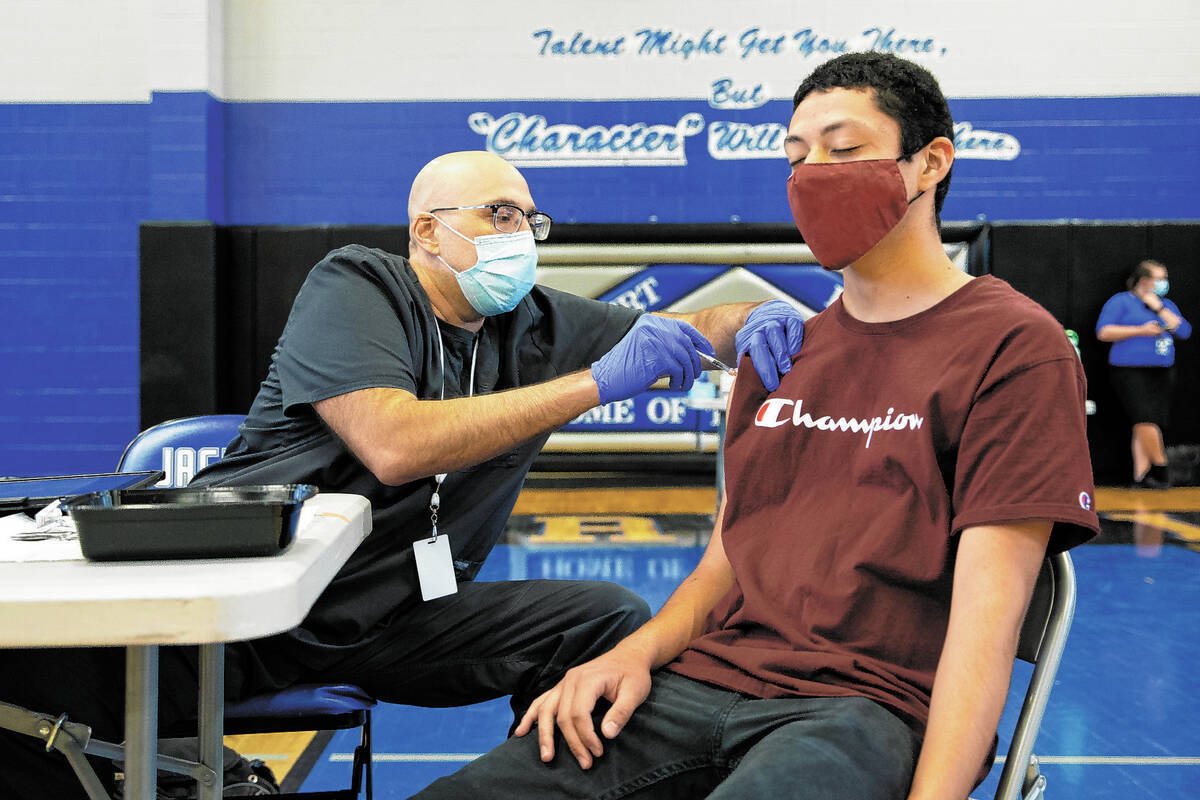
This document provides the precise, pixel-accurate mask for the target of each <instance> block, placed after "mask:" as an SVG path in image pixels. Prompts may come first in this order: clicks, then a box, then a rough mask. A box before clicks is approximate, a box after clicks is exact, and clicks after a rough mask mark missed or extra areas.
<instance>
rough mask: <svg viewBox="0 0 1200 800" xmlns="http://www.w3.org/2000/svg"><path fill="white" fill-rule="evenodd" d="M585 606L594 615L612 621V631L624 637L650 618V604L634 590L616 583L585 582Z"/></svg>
mask: <svg viewBox="0 0 1200 800" xmlns="http://www.w3.org/2000/svg"><path fill="white" fill-rule="evenodd" d="M586 591H587V597H588V602H587V606H588V608H589V609H591V610H592V611H593V613H594V615H595V616H596V617H603V618H605V619H608V620H611V621H612V627H613V633H614V635H616V636H619V637H621V638H624V637H625V636H628V635H629V634H631V633H633V632H634V631H635V630H637V629H638V628H640V627H641V626H642V625H644V624H645V623H646V621H647V620H649V619H650V606H649V605H647V604H646V601H645V600H643V599H642V598H641V596H640V595H638V594H637V593H636V592H633V591H631V590H629V589H626V588H625V587H624V586H621V585H620V584H616V583H607V582H604V581H595V582H592V583H589V584H587V589H586Z"/></svg>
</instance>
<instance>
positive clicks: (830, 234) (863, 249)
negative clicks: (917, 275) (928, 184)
mask: <svg viewBox="0 0 1200 800" xmlns="http://www.w3.org/2000/svg"><path fill="white" fill-rule="evenodd" d="M898 160H899V159H892V158H880V159H870V160H867V161H846V162H842V163H837V164H800V165H799V166H797V167H796V169H795V170H794V171H793V172H792V174H791V176H790V177H789V178H788V182H787V194H788V205H790V206H791V207H792V217H793V218H795V220H796V227H797V228H799V229H800V234H801V235H802V236H803V237H804V242H805V244H807V245H808V246H809V248H810V249H811V250H812V251H813V255H814V256H816V257H817V261H819V262H820V263H821V266H823V267H825V269H828V270H837V269H841V268H842V267H845V266H846V265H848V264H851V263H853V262H855V261H857V260H858V259H860V258H862V257H863V256H864V255H866V253H867V251H868V250H870V249H871V248H872V247H874V246H875V245H877V244H879V240H880V239H882V238H883V237H884V236H886V235H887V234H888V231H890V230H891V229H892V228H894V227H896V225H897V224H898V223H899V222H900V220H901V219H903V218H904V214H905V212H907V211H908V206H909V204H911V203H912V200H909V199H908V190H907V189H906V188H905V186H904V178H903V177H901V175H900V167H899V166H898V165H897V163H896V162H897V161H898ZM917 197H920V195H919V194H918V195H917ZM916 199H917V198H916V197H914V198H913V200H916Z"/></svg>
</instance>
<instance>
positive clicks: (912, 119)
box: [792, 53, 954, 223]
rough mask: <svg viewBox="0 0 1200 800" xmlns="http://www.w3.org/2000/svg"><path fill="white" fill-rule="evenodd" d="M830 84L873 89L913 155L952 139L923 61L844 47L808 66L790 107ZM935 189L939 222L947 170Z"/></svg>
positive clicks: (951, 125)
mask: <svg viewBox="0 0 1200 800" xmlns="http://www.w3.org/2000/svg"><path fill="white" fill-rule="evenodd" d="M830 89H874V90H875V105H876V106H877V107H878V108H879V110H880V111H882V112H883V113H885V114H887V115H888V116H889V117H891V118H892V119H894V120H896V123H897V124H898V125H899V126H900V150H901V153H902V155H904V156H911V155H912V154H913V153H915V152H917V151H918V150H920V149H921V148H922V147H924V146H925V145H927V144H929V143H930V142H931V141H933V139H934V138H936V137H938V136H945V137H946V138H947V139H949V140H950V141H954V118H953V117H951V116H950V107H949V105H947V104H946V97H945V95H943V94H942V89H941V87H940V86H938V82H937V79H936V78H934V77H933V75H932V74H931V73H930V72H929V70H927V69H925V68H924V67H922V66H919V65H917V64H914V63H913V62H911V61H906V60H905V59H903V58H900V57H899V56H894V55H892V54H890V53H846V54H845V55H841V56H838V57H837V58H834V59H832V60H830V61H826V62H825V63H824V64H822V65H821V66H819V67H817V68H816V69H815V70H813V71H812V74H810V75H809V76H808V77H807V78H805V79H804V80H803V82H801V84H800V87H799V88H798V89H796V94H795V95H794V96H793V97H792V110H793V111H794V110H795V109H796V107H797V106H799V105H800V103H801V102H802V101H803V100H804V98H805V97H808V95H809V94H810V93H812V92H824V91H828V90H830ZM951 172H953V168H951V170H950V172H947V173H946V177H944V178H942V180H941V181H940V182H939V183H938V185H937V189H936V190H935V191H934V194H933V199H934V211H935V214H936V217H937V221H938V222H939V223H940V222H941V215H942V204H943V203H944V202H945V201H946V193H947V192H948V191H950V175H951Z"/></svg>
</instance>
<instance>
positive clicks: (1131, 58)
mask: <svg viewBox="0 0 1200 800" xmlns="http://www.w3.org/2000/svg"><path fill="white" fill-rule="evenodd" d="M0 14H2V16H3V19H4V20H5V24H4V26H3V28H2V29H0V100H6V101H79V102H90V101H139V100H145V99H147V98H148V96H149V93H150V92H151V91H153V90H208V91H211V92H213V94H215V95H217V96H218V97H224V98H227V99H231V100H261V99H265V100H381V101H382V100H467V99H470V100H486V99H514V98H523V99H563V100H589V99H594V100H598V99H631V100H636V99H662V98H687V99H697V98H707V97H710V96H711V94H712V92H713V84H714V82H716V81H719V80H722V79H728V80H729V81H730V84H729V85H730V86H731V87H732V88H735V89H744V90H746V91H747V92H748V93H750V92H752V91H753V89H754V88H755V87H761V89H760V91H759V96H758V97H759V99H762V100H765V99H775V98H780V97H786V96H788V95H789V94H790V92H791V91H792V89H793V88H794V86H795V84H796V83H797V82H798V80H799V79H800V78H801V77H802V76H803V75H804V74H806V73H807V72H808V71H809V70H810V69H811V68H812V67H813V66H814V65H815V64H816V63H818V62H819V61H820V60H823V59H824V58H825V57H826V55H824V54H821V53H819V52H818V53H809V54H806V53H804V52H799V50H800V49H801V48H800V47H799V44H798V43H799V41H800V40H803V39H804V35H803V34H801V35H800V37H799V39H797V38H795V37H796V36H797V34H800V32H801V31H805V30H808V31H810V32H811V34H813V36H814V38H815V41H816V43H819V42H820V40H822V39H828V40H831V41H844V42H845V43H846V46H847V47H848V48H849V49H857V50H861V49H867V48H868V47H870V46H871V44H872V42H873V41H874V40H875V38H876V36H877V35H878V34H866V33H864V32H866V31H870V30H878V31H888V30H894V32H895V33H894V34H893V38H911V39H916V40H918V41H921V42H925V41H929V42H930V48H929V49H930V52H929V53H927V54H921V55H917V56H914V59H915V60H918V61H920V62H922V63H924V64H926V66H928V67H930V68H931V69H932V70H933V71H934V73H935V74H936V75H938V77H939V79H940V80H941V82H942V86H943V89H944V90H945V91H946V93H947V95H949V96H951V97H957V98H968V97H993V96H994V97H1024V96H1121V95H1141V94H1196V93H1200V48H1198V47H1197V46H1196V42H1197V41H1200V2H1196V0H1182V2H1181V1H1180V0H1139V2H1138V3H1137V4H1136V10H1134V9H1133V8H1131V7H1130V5H1129V4H1128V3H1125V2H1123V1H1122V0H913V1H912V2H903V3H899V2H895V0H843V1H842V2H837V3H804V4H799V3H795V2H792V1H791V0H739V1H738V2H729V0H693V1H692V2H686V3H684V2H646V0H606V1H605V2H598V1H597V0H523V2H521V3H520V4H518V5H516V6H513V5H511V4H505V3H483V2H479V0H438V2H433V3H429V2H414V1H413V0H341V1H340V2H335V0H0ZM645 29H650V30H654V29H659V30H663V31H669V32H670V36H669V37H668V41H667V49H668V52H662V53H647V52H645V51H642V48H641V45H642V43H643V37H642V36H639V34H638V31H640V30H645ZM752 29H757V31H758V32H757V35H756V34H754V33H752V32H751V33H747V32H748V31H752ZM540 30H549V31H551V32H552V33H551V34H546V35H537V34H536V32H537V31H540ZM706 31H708V32H709V34H708V41H709V42H716V41H717V40H719V39H720V37H721V36H724V37H725V38H724V42H723V44H722V50H723V52H721V53H693V54H691V55H688V56H687V57H684V55H683V54H682V53H681V52H680V51H679V50H678V48H680V47H682V45H683V42H685V41H686V40H692V41H693V42H698V41H700V40H701V39H702V38H703V37H704V34H705V32H706ZM576 33H579V34H580V39H581V40H582V39H584V38H590V39H592V40H603V41H606V42H609V43H613V42H615V41H616V40H617V39H619V38H622V37H623V38H624V44H623V45H622V47H621V48H620V52H618V53H614V54H609V55H603V54H593V55H580V54H555V53H554V52H553V50H554V46H553V42H555V41H557V42H561V43H562V46H563V47H569V45H570V43H571V41H572V40H573V39H574V37H575V34H576ZM780 36H782V37H784V38H783V40H782V41H780V42H779V45H778V47H770V46H768V47H767V49H768V51H770V52H760V51H756V52H753V53H749V54H746V55H745V56H743V49H742V48H743V46H744V45H745V44H747V43H748V42H749V41H750V40H751V39H754V40H755V41H758V42H763V41H766V42H768V43H774V42H776V41H777V40H778V37H780ZM547 40H549V41H547ZM672 44H674V46H675V47H676V48H677V50H676V51H675V52H670V51H669V48H670V46H671V45H672ZM776 50H777V52H775V51H776ZM908 52H909V51H906V54H907V53H908Z"/></svg>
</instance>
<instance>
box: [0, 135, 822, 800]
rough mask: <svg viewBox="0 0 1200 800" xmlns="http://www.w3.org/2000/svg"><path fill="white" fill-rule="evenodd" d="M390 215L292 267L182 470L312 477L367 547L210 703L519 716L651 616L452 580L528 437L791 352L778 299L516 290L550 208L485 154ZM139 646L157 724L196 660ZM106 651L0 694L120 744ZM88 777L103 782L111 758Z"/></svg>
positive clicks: (186, 703)
mask: <svg viewBox="0 0 1200 800" xmlns="http://www.w3.org/2000/svg"><path fill="white" fill-rule="evenodd" d="M408 212H409V255H408V258H404V257H401V256H398V255H393V254H390V253H385V252H383V251H381V250H373V249H370V248H366V247H361V246H358V245H352V246H349V247H343V248H341V249H338V250H335V251H333V252H332V253H330V254H329V255H328V256H326V258H325V259H324V260H323V261H321V263H319V264H317V265H316V266H315V267H314V268H313V270H312V272H310V273H309V275H308V278H307V279H306V281H305V283H304V285H303V286H302V287H301V289H300V292H299V294H298V295H297V297H296V300H295V302H294V304H293V306H292V311H291V314H290V316H289V317H288V322H287V325H286V327H285V329H284V332H283V334H282V336H281V337H280V339H279V344H278V346H277V347H276V349H275V353H274V355H273V357H272V361H271V366H270V368H269V370H268V373H267V377H266V379H265V380H264V381H263V384H262V386H261V388H260V389H259V393H258V396H257V397H256V398H255V400H254V404H253V406H252V407H251V409H250V413H249V415H248V416H247V418H246V421H245V423H244V424H243V425H242V427H241V429H240V432H239V435H238V437H237V438H236V439H235V440H234V441H233V442H232V443H231V444H230V446H229V449H228V451H227V452H226V454H225V458H224V459H223V460H222V461H220V462H218V463H216V464H215V465H213V466H211V467H209V468H208V469H206V470H205V471H204V472H202V473H201V474H199V475H197V476H196V478H195V480H193V481H192V484H191V485H193V486H212V485H247V484H270V483H312V484H316V485H317V486H318V487H319V488H320V489H321V490H323V491H334V492H349V493H354V494H361V495H364V496H366V497H367V498H369V499H370V501H371V510H372V521H373V529H372V531H371V534H370V536H368V537H367V539H366V540H365V541H364V542H363V543H362V544H361V545H360V546H359V548H358V549H357V550H356V551H355V553H354V554H353V555H352V556H351V557H350V559H349V560H348V561H347V563H346V564H345V566H344V567H343V568H342V569H341V570H340V571H339V573H338V574H337V575H336V576H335V577H334V579H333V581H332V582H331V583H330V585H329V586H328V587H327V588H326V589H325V591H324V592H323V593H322V594H321V596H320V597H319V598H318V599H317V601H316V604H315V605H314V607H313V609H312V610H311V612H310V613H309V615H308V617H307V618H306V619H305V620H304V621H303V622H302V623H301V624H300V625H299V626H298V627H297V628H295V629H294V630H291V631H287V632H285V633H282V634H279V635H277V636H272V637H268V638H266V639H260V640H256V641H252V642H238V643H235V644H232V645H230V646H229V647H227V648H226V670H225V676H226V681H225V690H226V696H227V698H229V699H239V698H242V697H245V696H248V695H251V694H257V693H260V692H263V691H266V690H272V689H276V688H280V687H284V686H289V685H292V684H296V683H307V682H313V681H320V682H326V681H328V682H348V683H354V684H357V685H359V686H361V687H362V688H364V689H365V690H366V691H367V692H369V693H370V694H371V695H373V696H374V697H376V698H378V699H380V700H385V701H390V702H395V703H408V704H414V705H426V706H451V705H465V704H467V703H474V702H478V701H481V700H486V699H490V698H493V697H499V696H503V695H511V696H512V704H513V708H514V710H515V716H516V717H517V718H519V717H520V716H521V715H522V714H523V712H524V711H525V709H526V708H527V707H528V705H529V703H530V702H531V701H532V700H533V699H534V698H536V697H537V696H538V695H540V694H542V693H543V692H545V691H546V690H547V689H549V688H550V687H552V686H553V685H554V684H555V683H556V682H557V681H558V680H559V678H560V677H561V676H562V674H563V672H564V671H565V670H566V669H567V668H568V667H571V666H572V665H574V664H578V663H580V662H583V661H586V660H588V659H591V658H593V657H595V656H597V655H599V654H601V653H603V652H604V651H605V650H607V649H608V648H610V647H612V646H613V645H614V644H616V643H617V642H618V641H620V640H621V639H622V638H623V637H624V636H625V635H627V634H629V633H631V632H633V631H634V630H636V629H637V628H638V627H639V626H640V625H641V623H643V622H645V620H646V619H647V618H648V617H649V614H650V612H649V608H647V606H646V603H645V601H643V600H642V599H641V598H640V597H638V596H637V595H636V594H634V593H633V592H630V591H628V590H626V589H624V588H623V587H621V586H618V585H616V584H611V583H602V582H599V581H550V580H528V581H495V582H485V583H476V582H475V581H474V580H473V579H474V577H475V576H476V574H477V573H478V572H479V569H480V567H481V566H482V565H483V562H484V559H485V558H487V555H488V553H489V552H490V551H491V549H492V547H493V545H494V544H495V543H496V541H497V540H498V539H499V538H500V536H501V534H502V533H503V531H504V525H505V522H506V520H507V519H508V515H509V513H510V512H511V510H512V508H513V505H514V503H515V502H516V499H517V494H518V492H519V491H520V489H521V484H522V482H523V481H524V478H525V474H526V472H527V471H528V470H529V467H530V465H531V464H532V462H533V460H534V458H535V457H536V456H537V454H538V451H539V450H540V449H541V447H542V444H543V443H544V442H545V441H546V438H547V437H548V436H549V435H550V433H551V432H552V431H553V430H555V429H556V428H558V427H560V426H562V425H563V424H564V423H566V422H569V421H570V420H572V419H573V418H575V417H577V416H578V415H580V414H582V413H584V412H585V411H587V410H589V409H591V408H593V407H595V406H596V405H597V404H598V403H608V402H612V401H614V400H621V399H625V398H629V397H632V396H634V395H636V394H638V393H640V392H642V391H644V390H646V389H648V388H649V387H650V386H651V385H652V384H653V383H655V382H656V381H657V380H658V379H659V378H660V377H663V376H670V378H671V384H672V386H673V387H674V388H679V389H687V388H689V387H690V386H691V383H692V380H693V379H694V377H695V375H696V374H697V373H698V372H699V371H700V370H701V369H702V365H701V362H700V359H699V356H698V354H697V351H698V350H703V351H704V352H706V353H709V354H712V352H713V349H714V344H715V346H716V352H717V354H718V355H719V357H720V358H722V359H728V360H732V359H733V358H734V357H735V349H734V343H735V334H737V335H738V336H739V339H740V341H741V342H742V344H743V345H744V347H745V348H746V349H748V350H749V351H750V352H751V354H752V356H753V359H754V361H755V363H756V364H757V365H758V366H759V367H761V369H762V370H763V380H765V381H767V382H768V383H772V384H774V383H777V382H778V377H779V371H780V370H783V371H786V370H788V369H790V368H791V361H790V356H791V354H792V353H794V352H795V351H796V350H797V349H799V346H800V338H801V333H802V318H801V316H800V315H799V313H798V312H797V311H796V310H795V309H794V308H792V307H791V306H790V305H788V304H787V303H782V302H778V301H776V302H773V303H766V304H763V305H761V306H759V305H758V304H755V303H735V304H728V305H722V306H717V307H714V308H709V309H703V310H700V311H697V312H695V313H691V314H680V315H669V314H661V315H660V314H645V315H642V314H640V313H639V312H637V311H634V310H632V309H628V308H623V307H621V306H616V305H610V304H608V303H603V302H599V301H596V300H590V299H586V298H581V297H576V296H574V295H570V294H567V293H565V292H559V291H555V290H553V289H550V288H546V287H540V286H534V283H533V281H534V275H535V271H536V267H537V250H536V246H535V241H536V240H540V239H544V238H545V236H546V234H547V233H549V230H550V225H551V219H550V216H549V215H548V214H546V213H544V212H542V211H540V210H538V209H537V207H536V205H535V204H534V201H533V197H532V196H531V194H530V191H529V186H528V185H527V184H526V182H525V179H524V178H523V177H522V176H521V174H520V173H519V172H518V171H517V170H516V169H515V168H514V167H512V165H510V164H509V163H508V162H506V161H504V160H503V159H501V158H500V157H499V156H496V155H493V154H490V153H483V152H463V153H450V154H447V155H444V156H440V157H438V158H436V159H434V160H433V161H431V162H430V163H429V164H427V165H426V166H425V167H424V168H423V169H422V170H421V171H420V173H418V175H417V176H416V178H415V179H414V180H413V184H412V188H411V191H410V194H409V204H408ZM756 306H757V307H756ZM743 326H744V327H743ZM739 330H741V331H742V332H741V333H738V332H739ZM710 342H711V343H710ZM435 530H436V531H437V533H438V539H436V540H435V544H436V543H437V542H448V544H446V545H445V546H444V549H443V550H441V551H434V550H433V549H432V548H430V547H426V549H425V552H431V551H432V552H436V553H437V555H438V557H439V559H440V561H439V562H438V563H436V564H434V567H435V569H434V570H433V571H431V572H427V571H422V570H421V569H419V568H418V565H417V563H416V561H417V559H416V555H415V554H416V550H415V548H416V547H418V546H420V547H425V545H424V544H423V543H424V542H427V541H429V539H431V538H433V537H432V536H431V534H432V533H433V532H434V531H435ZM439 571H440V574H441V576H442V581H441V582H440V583H439V581H438V580H436V575H435V573H437V572H439ZM161 659H162V664H161V673H162V677H161V679H160V686H161V687H162V694H163V702H162V704H161V708H162V716H163V719H164V721H171V720H174V719H179V718H181V717H185V716H187V715H189V714H194V712H195V704H196V693H195V685H196V658H195V649H194V648H164V650H163V651H162V654H161ZM122 664H123V662H122V659H121V651H120V650H119V649H114V648H110V649H101V648H94V649H88V650H40V651H26V650H0V685H3V686H4V687H5V689H4V692H3V693H0V699H3V700H6V701H8V702H11V703H16V704H19V705H22V706H25V707H26V708H31V709H34V710H37V711H41V712H46V713H53V714H58V713H62V712H64V711H65V712H67V713H68V714H69V715H70V718H71V719H72V720H78V721H81V722H84V723H86V724H88V725H91V726H92V728H93V731H94V733H95V735H96V736H97V738H101V739H108V740H114V739H116V740H119V739H120V738H121V724H122V715H121V705H120V699H121V697H122V696H123V688H122V686H123V678H124V673H123V670H122ZM30 674H34V675H39V676H43V680H41V681H27V680H23V679H22V677H23V676H26V675H30ZM0 763H3V764H5V768H4V769H3V770H0V796H4V797H8V796H16V797H32V796H44V797H54V798H56V800H65V799H66V798H69V797H82V796H83V790H82V789H81V788H80V786H79V784H78V782H77V781H75V779H74V776H73V775H72V773H71V771H70V769H69V767H68V765H67V763H66V761H65V760H64V759H63V758H62V756H61V755H60V754H58V753H51V754H47V753H46V752H45V751H44V749H43V748H42V745H41V743H40V742H38V741H37V740H35V739H33V738H30V737H24V736H19V735H15V734H10V733H8V732H6V731H2V730H0ZM97 766H98V767H100V768H102V767H103V765H100V764H97ZM101 778H102V780H104V781H105V782H106V783H108V784H109V785H111V783H112V770H111V768H109V769H108V770H107V771H106V773H105V772H104V771H103V770H102V774H101Z"/></svg>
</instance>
